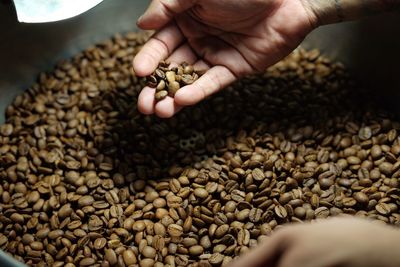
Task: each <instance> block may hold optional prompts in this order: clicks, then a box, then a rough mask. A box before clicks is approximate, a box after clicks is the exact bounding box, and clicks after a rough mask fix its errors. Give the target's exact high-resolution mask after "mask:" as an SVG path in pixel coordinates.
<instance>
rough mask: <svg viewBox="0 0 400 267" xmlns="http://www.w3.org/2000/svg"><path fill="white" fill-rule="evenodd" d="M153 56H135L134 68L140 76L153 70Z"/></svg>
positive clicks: (146, 74)
mask: <svg viewBox="0 0 400 267" xmlns="http://www.w3.org/2000/svg"><path fill="white" fill-rule="evenodd" d="M153 65H154V64H153V58H152V57H149V56H148V55H146V54H144V55H142V54H140V52H139V54H138V55H136V56H135V57H134V58H133V70H134V71H135V74H136V75H137V76H139V77H144V76H148V75H150V74H151V73H152V72H153Z"/></svg>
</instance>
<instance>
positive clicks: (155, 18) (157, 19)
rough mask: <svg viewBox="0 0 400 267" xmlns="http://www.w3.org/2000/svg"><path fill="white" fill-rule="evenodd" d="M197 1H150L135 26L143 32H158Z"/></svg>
mask: <svg viewBox="0 0 400 267" xmlns="http://www.w3.org/2000/svg"><path fill="white" fill-rule="evenodd" d="M197 1H198V0H152V2H151V4H150V6H149V7H148V8H147V10H146V12H145V13H144V14H143V15H142V16H141V17H140V18H139V20H138V22H137V25H138V26H139V27H140V28H141V29H143V30H158V29H160V28H161V27H163V26H165V25H166V24H167V23H168V22H170V21H171V20H172V19H173V18H174V16H176V15H177V14H179V13H182V12H184V11H185V10H188V9H189V8H191V7H192V6H194V5H195V4H196V2H197Z"/></svg>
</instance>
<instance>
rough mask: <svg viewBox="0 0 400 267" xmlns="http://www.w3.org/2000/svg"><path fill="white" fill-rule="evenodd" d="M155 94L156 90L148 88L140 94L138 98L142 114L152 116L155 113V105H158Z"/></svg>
mask: <svg viewBox="0 0 400 267" xmlns="http://www.w3.org/2000/svg"><path fill="white" fill-rule="evenodd" d="M155 92H156V90H155V89H153V88H150V87H147V86H146V87H145V88H143V90H142V91H141V92H140V94H139V97H138V110H139V111H140V112H141V113H143V114H145V115H151V114H153V113H154V105H155V103H156V100H155V98H154V94H155Z"/></svg>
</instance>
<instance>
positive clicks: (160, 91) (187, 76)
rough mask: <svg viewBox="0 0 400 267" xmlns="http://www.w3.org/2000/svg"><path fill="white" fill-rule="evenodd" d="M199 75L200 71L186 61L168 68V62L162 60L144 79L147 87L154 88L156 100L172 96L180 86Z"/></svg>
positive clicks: (192, 80) (193, 80) (189, 82)
mask: <svg viewBox="0 0 400 267" xmlns="http://www.w3.org/2000/svg"><path fill="white" fill-rule="evenodd" d="M199 76H201V73H200V72H197V71H195V70H194V67H193V66H192V65H189V64H187V63H186V62H183V63H182V64H180V65H179V66H177V67H172V68H170V64H169V63H166V62H164V61H163V62H160V64H159V65H158V67H157V69H156V70H155V71H154V72H153V74H152V75H150V76H148V77H147V79H146V80H147V85H148V86H149V87H152V88H156V94H155V99H156V101H161V100H163V99H164V98H166V97H167V96H170V97H174V96H175V94H176V92H177V91H178V90H179V89H180V88H181V87H183V86H186V85H189V84H192V83H194V82H195V81H196V80H197V79H198V78H199Z"/></svg>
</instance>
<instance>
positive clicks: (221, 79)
mask: <svg viewBox="0 0 400 267" xmlns="http://www.w3.org/2000/svg"><path fill="white" fill-rule="evenodd" d="M235 80H236V77H235V75H233V73H232V72H231V71H229V70H228V69H227V68H225V67H223V66H215V67H213V68H211V69H209V70H208V71H207V72H206V73H205V74H204V75H203V76H201V77H200V78H199V79H198V80H197V81H196V82H194V83H193V84H191V85H187V86H185V87H183V88H181V89H180V90H179V91H178V92H177V93H176V94H175V102H176V103H177V104H179V105H182V106H190V105H194V104H196V103H198V102H200V101H201V100H203V99H204V98H206V97H208V96H210V95H212V94H214V93H216V92H218V91H219V90H221V89H223V88H224V87H226V86H227V85H229V84H230V83H232V82H234V81H235Z"/></svg>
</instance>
